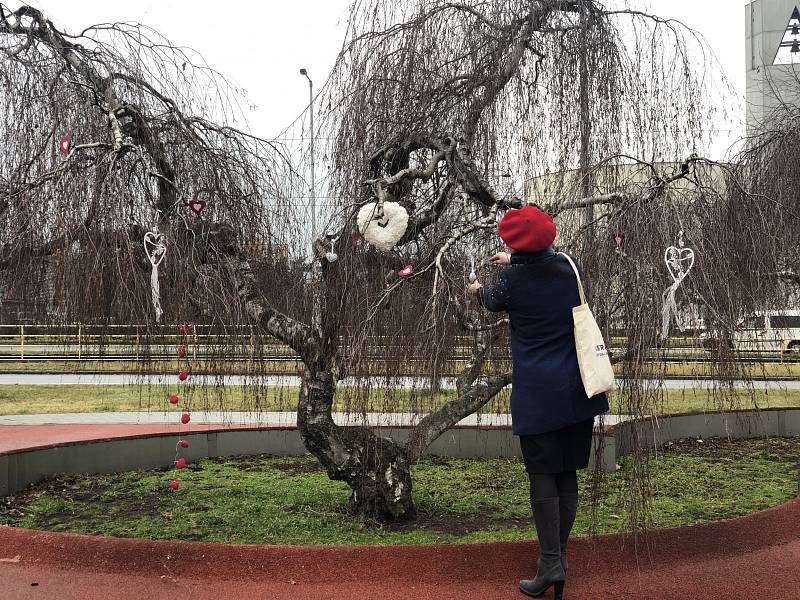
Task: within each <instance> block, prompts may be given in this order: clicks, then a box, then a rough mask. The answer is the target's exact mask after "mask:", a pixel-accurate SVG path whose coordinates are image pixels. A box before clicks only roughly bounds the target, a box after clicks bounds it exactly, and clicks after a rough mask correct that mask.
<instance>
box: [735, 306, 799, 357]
mask: <svg viewBox="0 0 800 600" xmlns="http://www.w3.org/2000/svg"><path fill="white" fill-rule="evenodd" d="M733 344H734V347H735V348H736V349H737V350H743V351H751V352H800V310H773V311H759V312H757V313H756V314H754V315H753V316H752V317H748V318H747V319H745V320H744V321H743V322H742V324H741V325H740V326H739V327H738V328H737V329H736V331H735V332H734V334H733Z"/></svg>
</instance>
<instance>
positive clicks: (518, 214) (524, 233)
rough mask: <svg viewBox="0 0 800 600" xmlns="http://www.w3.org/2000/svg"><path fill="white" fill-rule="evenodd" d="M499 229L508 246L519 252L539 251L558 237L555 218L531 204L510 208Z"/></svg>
mask: <svg viewBox="0 0 800 600" xmlns="http://www.w3.org/2000/svg"><path fill="white" fill-rule="evenodd" d="M497 229H498V231H499V233H500V238H501V239H502V240H503V241H504V242H505V243H506V246H508V247H509V248H511V249H512V250H517V251H518V252H539V251H541V250H544V249H545V248H547V247H548V246H549V245H550V244H552V243H553V240H555V239H556V224H555V223H553V219H552V218H551V217H550V215H548V214H547V213H546V212H543V211H541V210H539V209H538V208H536V207H535V206H531V205H527V206H523V207H522V208H519V209H513V208H512V209H511V210H509V211H508V212H507V213H506V214H505V216H504V217H503V218H502V219H500V225H498V227H497Z"/></svg>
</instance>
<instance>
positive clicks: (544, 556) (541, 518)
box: [519, 496, 565, 597]
mask: <svg viewBox="0 0 800 600" xmlns="http://www.w3.org/2000/svg"><path fill="white" fill-rule="evenodd" d="M531 506H532V508H533V522H534V524H535V525H536V534H537V535H538V537H539V562H538V567H539V568H538V571H537V572H536V578H535V579H523V580H522V581H520V582H519V589H520V591H521V592H522V593H523V594H527V595H528V596H534V597H538V596H542V595H544V593H545V592H546V591H547V590H548V589H549V588H550V586H552V585H554V584H557V585H558V587H559V588H561V587H562V585H563V582H564V579H565V574H564V567H563V566H562V565H561V528H560V524H559V520H560V515H559V512H560V511H559V499H558V497H557V496H556V497H553V498H542V499H537V500H532V501H531Z"/></svg>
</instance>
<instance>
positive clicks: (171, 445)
mask: <svg viewBox="0 0 800 600" xmlns="http://www.w3.org/2000/svg"><path fill="white" fill-rule="evenodd" d="M15 427H20V426H13V425H12V426H4V427H0V431H2V432H3V433H4V434H7V435H13V430H14V428H15ZM48 427H50V426H48V425H37V426H32V427H28V428H27V431H30V430H31V428H35V429H36V430H37V431H38V430H39V429H41V432H42V435H43V436H45V437H44V440H46V432H47V429H48ZM71 427H72V428H73V430H74V431H75V432H76V436H75V438H74V439H71V440H70V439H67V441H62V442H59V443H46V442H45V441H40V442H39V443H36V442H31V441H27V442H25V443H23V444H21V445H20V446H19V447H16V448H13V449H10V450H6V451H5V452H2V453H0V496H4V495H10V494H14V493H16V492H18V491H19V490H21V489H23V488H25V486H27V485H29V484H31V483H35V482H37V481H41V480H42V479H45V478H47V477H50V476H53V475H57V474H78V473H114V472H120V471H130V470H137V469H152V468H159V467H169V466H171V465H172V463H173V460H174V458H175V444H176V441H177V439H178V437H179V436H180V437H182V438H185V439H187V440H189V448H188V449H186V450H182V451H181V456H184V457H185V458H186V459H187V460H189V461H195V460H198V459H200V458H214V457H224V456H236V455H252V454H275V455H285V456H300V455H304V454H306V453H307V452H306V449H305V447H304V446H303V443H302V439H301V437H300V432H299V431H298V430H297V428H296V427H288V426H268V425H267V426H254V427H250V426H238V427H230V426H228V427H223V426H221V427H214V426H206V427H203V428H194V429H191V430H184V431H181V432H179V431H176V430H174V429H171V430H167V431H165V430H164V427H163V426H147V425H141V426H128V427H125V428H124V429H120V430H117V431H124V433H117V432H115V429H114V426H96V425H83V426H81V425H74V426H71ZM375 429H376V430H377V431H378V432H379V433H380V434H381V435H384V436H387V437H392V438H393V439H396V440H398V441H401V442H402V441H403V440H404V439H405V438H406V437H407V436H408V434H409V432H410V430H411V428H410V427H376V428H375ZM132 430H133V431H135V432H136V433H131V431H132ZM77 432H80V433H81V435H80V436H78V435H77ZM95 432H96V433H95ZM87 434H88V437H87ZM797 435H800V409H797V408H795V409H771V410H763V411H753V410H750V411H734V412H725V413H722V412H720V413H705V414H685V415H674V416H669V417H659V418H655V417H652V418H647V419H642V420H636V421H625V422H622V423H619V424H617V425H615V426H613V427H605V428H603V429H599V428H598V429H596V430H595V434H594V443H593V449H592V452H593V456H592V459H591V460H590V465H592V466H595V467H596V466H599V467H600V468H603V469H608V470H612V469H614V468H615V465H616V462H617V460H618V458H619V457H620V456H623V455H625V454H628V453H630V452H632V451H634V450H635V449H636V448H650V449H653V448H658V447H660V446H661V445H663V444H665V443H666V442H669V441H671V440H675V439H680V438H685V437H712V436H719V437H728V438H732V439H743V438H755V437H765V436H797ZM427 454H430V455H438V456H450V457H454V458H512V457H518V456H519V445H518V443H517V440H516V439H515V438H514V436H513V434H512V433H511V428H510V427H502V426H495V427H455V428H453V429H451V430H449V431H447V432H446V433H445V434H443V435H442V436H441V437H440V438H439V439H437V440H436V441H435V442H434V443H433V444H432V445H431V447H430V448H429V449H428V452H427Z"/></svg>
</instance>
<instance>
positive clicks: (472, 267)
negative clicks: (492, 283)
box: [469, 252, 478, 283]
mask: <svg viewBox="0 0 800 600" xmlns="http://www.w3.org/2000/svg"><path fill="white" fill-rule="evenodd" d="M469 268H470V271H469V282H470V283H475V282H476V281H477V280H478V275H477V274H476V273H475V255H474V254H473V253H472V252H470V254H469Z"/></svg>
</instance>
